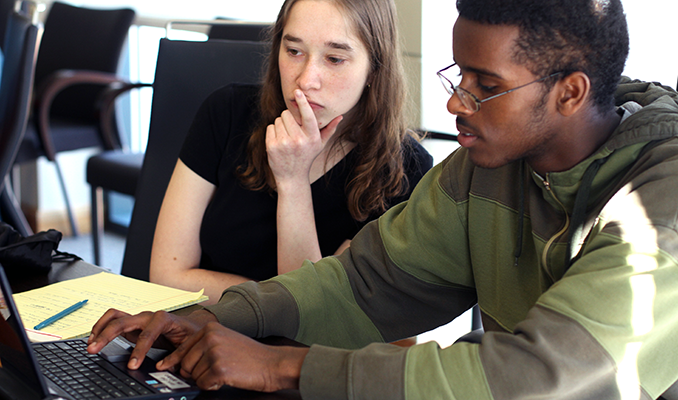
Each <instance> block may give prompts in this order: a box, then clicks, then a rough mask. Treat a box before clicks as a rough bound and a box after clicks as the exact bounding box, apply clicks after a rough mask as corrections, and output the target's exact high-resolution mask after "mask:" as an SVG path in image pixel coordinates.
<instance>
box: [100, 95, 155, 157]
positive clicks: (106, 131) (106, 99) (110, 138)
mask: <svg viewBox="0 0 678 400" xmlns="http://www.w3.org/2000/svg"><path fill="white" fill-rule="evenodd" d="M142 87H153V84H152V83H131V82H115V83H112V84H110V85H109V87H108V88H107V89H105V90H104V91H103V92H102V93H101V95H100V96H99V99H98V100H97V108H98V109H99V129H100V131H101V136H102V138H103V140H104V145H105V146H106V149H108V150H111V149H119V148H121V147H123V146H122V141H121V140H120V139H119V137H118V134H117V131H116V130H115V129H113V125H112V123H111V116H112V115H113V111H114V110H115V99H116V98H117V97H118V96H120V95H121V94H123V93H127V92H128V91H130V90H132V89H137V88H142ZM123 150H126V149H124V148H123Z"/></svg>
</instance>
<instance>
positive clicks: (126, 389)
mask: <svg viewBox="0 0 678 400" xmlns="http://www.w3.org/2000/svg"><path fill="white" fill-rule="evenodd" d="M0 289H1V292H0V314H1V315H0V397H1V398H8V399H20V400H32V399H41V400H42V399H55V400H56V399H68V400H79V399H86V400H90V399H92V400H94V399H112V398H117V399H135V400H137V399H138V400H142V399H166V400H190V399H192V398H194V397H196V396H197V395H198V393H199V392H200V389H199V388H198V387H197V386H195V384H194V383H193V382H191V381H188V380H186V379H184V378H183V377H181V376H180V375H176V374H174V373H172V372H169V371H158V370H157V369H156V368H155V364H156V362H157V361H156V360H154V359H152V358H150V357H146V359H145V360H144V362H143V363H142V365H141V367H140V368H139V369H138V370H130V369H128V368H127V360H128V359H129V355H130V353H131V346H130V343H129V342H127V341H124V340H123V339H121V338H117V339H116V340H115V341H113V342H111V343H110V344H109V345H107V346H106V347H105V348H104V350H102V351H101V352H100V353H99V354H94V355H92V354H89V353H87V352H86V351H85V349H86V347H87V342H86V339H72V340H59V341H54V342H45V343H30V342H29V340H28V336H27V335H26V331H25V330H24V326H23V324H22V322H21V318H20V317H19V313H18V311H17V308H16V304H15V303H14V299H13V298H12V292H11V289H10V286H9V282H8V281H7V276H6V275H5V271H4V269H3V268H2V266H1V265H0ZM159 357H161V356H158V357H154V358H156V359H158V360H159Z"/></svg>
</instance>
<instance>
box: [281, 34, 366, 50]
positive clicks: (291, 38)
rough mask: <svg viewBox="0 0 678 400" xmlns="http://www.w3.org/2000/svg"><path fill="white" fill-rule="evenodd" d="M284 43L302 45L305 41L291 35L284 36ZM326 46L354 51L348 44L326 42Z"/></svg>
mask: <svg viewBox="0 0 678 400" xmlns="http://www.w3.org/2000/svg"><path fill="white" fill-rule="evenodd" d="M283 41H287V42H292V43H302V42H303V40H301V39H300V38H298V37H296V36H292V35H290V34H289V33H288V34H285V36H283ZM325 46H327V47H331V48H333V49H337V50H345V51H353V47H351V45H349V44H348V43H339V42H325Z"/></svg>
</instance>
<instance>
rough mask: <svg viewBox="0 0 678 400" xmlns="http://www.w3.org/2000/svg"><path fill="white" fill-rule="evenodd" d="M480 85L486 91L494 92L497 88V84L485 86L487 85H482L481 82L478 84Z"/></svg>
mask: <svg viewBox="0 0 678 400" xmlns="http://www.w3.org/2000/svg"><path fill="white" fill-rule="evenodd" d="M478 87H479V88H480V90H482V91H483V92H486V93H492V92H494V91H495V90H496V89H497V87H496V86H485V85H481V84H478Z"/></svg>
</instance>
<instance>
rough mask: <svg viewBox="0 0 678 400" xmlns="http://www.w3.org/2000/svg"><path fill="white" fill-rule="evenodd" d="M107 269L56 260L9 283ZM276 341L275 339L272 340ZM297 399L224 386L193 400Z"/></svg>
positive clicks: (18, 288) (27, 286)
mask: <svg viewBox="0 0 678 400" xmlns="http://www.w3.org/2000/svg"><path fill="white" fill-rule="evenodd" d="M103 271H107V270H106V269H103V268H100V267H97V266H96V265H92V264H89V263H86V262H84V261H76V262H71V263H65V262H56V263H54V264H53V265H52V269H51V271H50V272H49V274H47V275H39V276H27V277H16V276H14V277H10V278H9V281H10V285H11V286H12V291H13V292H14V293H19V292H23V291H26V290H31V289H35V288H39V287H42V286H45V285H48V284H50V283H55V282H60V281H65V280H68V279H73V278H79V277H83V276H87V275H92V274H96V273H99V272H103ZM273 342H274V343H275V342H277V340H273ZM217 399H225V400H298V399H301V396H300V394H299V391H297V390H285V391H280V392H275V393H259V392H251V391H246V390H240V389H234V388H229V387H224V388H222V389H220V390H217V391H204V392H202V393H200V395H198V397H196V398H195V400H217Z"/></svg>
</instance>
